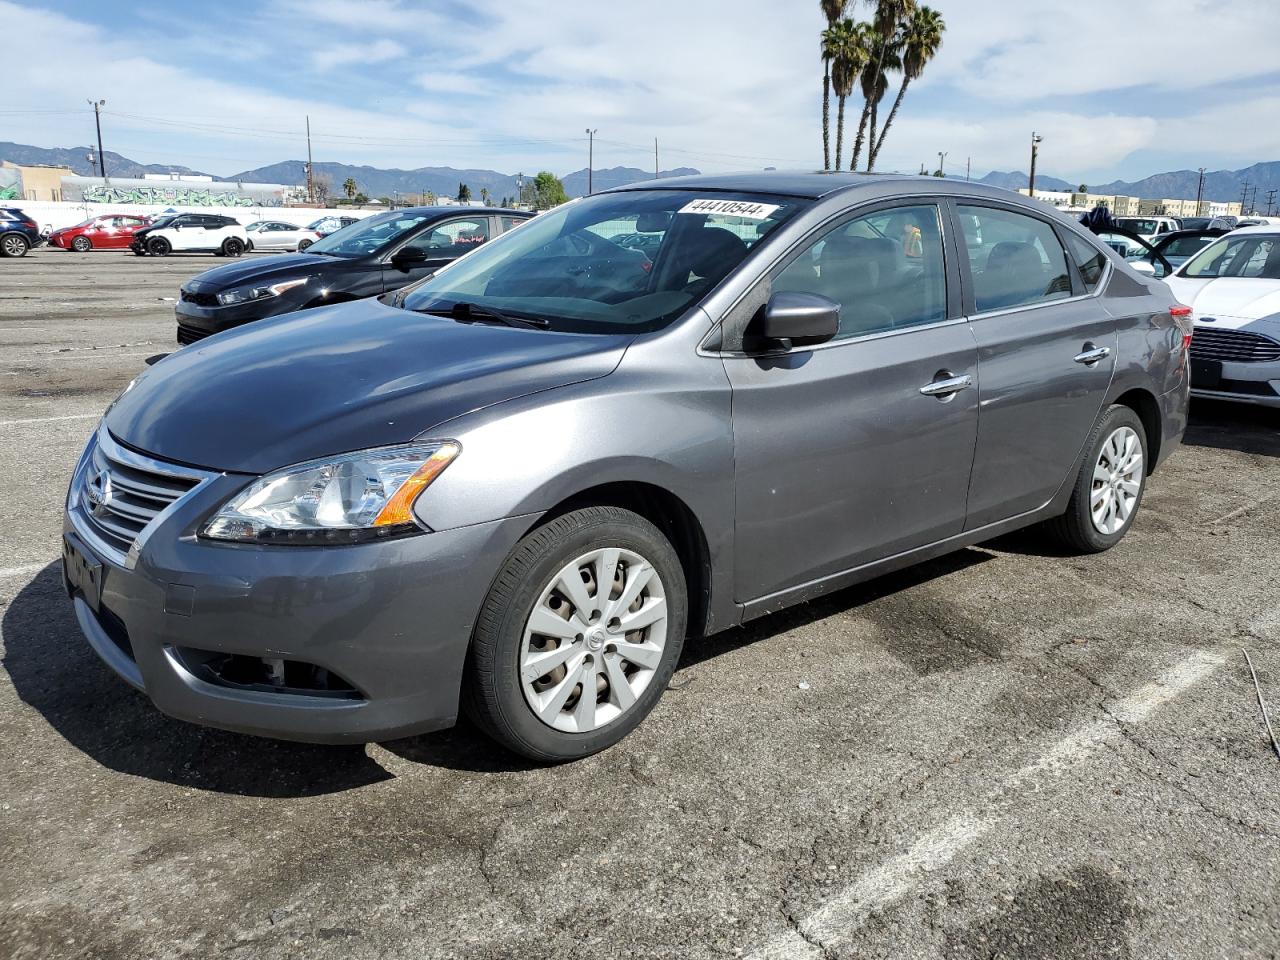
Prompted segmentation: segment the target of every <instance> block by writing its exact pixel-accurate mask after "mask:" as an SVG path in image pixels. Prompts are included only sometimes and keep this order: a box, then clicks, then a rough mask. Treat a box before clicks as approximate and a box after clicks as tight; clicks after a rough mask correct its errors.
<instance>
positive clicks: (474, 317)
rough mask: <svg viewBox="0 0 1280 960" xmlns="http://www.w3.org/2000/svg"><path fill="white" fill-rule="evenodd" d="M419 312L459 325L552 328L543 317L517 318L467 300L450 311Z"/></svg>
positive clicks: (526, 328)
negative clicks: (446, 318) (494, 321)
mask: <svg viewBox="0 0 1280 960" xmlns="http://www.w3.org/2000/svg"><path fill="white" fill-rule="evenodd" d="M418 312H419V313H429V314H431V315H432V316H436V317H451V318H452V319H454V320H457V321H458V322H459V323H484V322H485V321H489V320H496V321H498V323H502V324H506V325H507V326H508V327H520V328H522V329H525V330H546V329H547V328H548V327H549V326H551V324H550V323H548V322H547V321H546V320H544V319H542V317H516V316H512V315H511V314H509V313H503V312H502V311H501V310H495V309H494V308H493V307H482V306H480V305H479V304H478V303H467V302H466V301H465V300H464V301H459V302H458V303H455V304H454V305H453V306H451V307H450V308H449V309H448V310H441V309H434V310H432V309H428V310H420V311H418Z"/></svg>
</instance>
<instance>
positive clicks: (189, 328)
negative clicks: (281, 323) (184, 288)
mask: <svg viewBox="0 0 1280 960" xmlns="http://www.w3.org/2000/svg"><path fill="white" fill-rule="evenodd" d="M302 289H304V290H305V289H306V288H305V286H304V287H303V288H302ZM292 293H293V291H286V292H285V293H282V294H280V296H278V297H270V298H268V299H263V300H251V301H250V302H248V303H236V304H232V305H231V306H228V307H223V306H216V307H215V306H206V305H204V304H199V303H194V302H191V301H189V300H183V299H181V297H182V296H183V294H181V293H180V294H179V300H178V302H177V304H175V305H174V308H173V310H174V314H175V315H176V316H177V319H178V342H179V343H181V344H188V343H194V342H196V341H197V340H203V339H204V338H205V337H210V336H213V334H215V333H221V332H222V331H223V330H231V329H232V328H234V327H242V326H244V325H245V324H246V323H253V321H255V320H265V319H266V318H267V317H278V316H281V315H283V314H286V313H293V312H294V311H295V310H301V309H302V307H303V304H304V303H305V299H304V298H302V297H295V296H293V295H292ZM206 296H216V294H206Z"/></svg>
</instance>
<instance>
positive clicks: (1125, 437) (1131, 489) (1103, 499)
mask: <svg viewBox="0 0 1280 960" xmlns="http://www.w3.org/2000/svg"><path fill="white" fill-rule="evenodd" d="M1085 451H1086V452H1085V457H1084V462H1083V463H1082V464H1081V465H1080V473H1079V474H1078V475H1077V477H1076V484H1075V488H1074V490H1072V493H1071V501H1070V502H1069V503H1068V504H1067V510H1066V512H1065V513H1063V515H1062V516H1060V517H1057V518H1056V519H1054V520H1051V521H1049V523H1048V524H1047V525H1046V527H1047V529H1048V531H1049V532H1050V534H1051V535H1052V536H1053V537H1054V539H1056V540H1058V541H1059V542H1060V543H1062V544H1063V545H1064V546H1066V547H1068V548H1069V549H1071V550H1075V551H1077V552H1079V553H1101V552H1102V551H1103V550H1110V549H1111V548H1112V547H1114V546H1115V545H1116V544H1117V543H1119V542H1120V540H1121V539H1123V537H1124V535H1125V534H1126V533H1128V532H1129V528H1130V527H1131V526H1133V521H1134V518H1135V517H1137V515H1138V507H1139V506H1141V504H1142V495H1143V493H1144V492H1145V491H1146V485H1147V432H1146V429H1145V428H1144V427H1143V425H1142V420H1141V419H1139V417H1138V415H1137V414H1136V413H1134V412H1133V410H1131V409H1130V408H1129V407H1123V406H1120V405H1118V404H1117V405H1113V406H1112V407H1110V408H1109V409H1108V410H1107V411H1106V412H1105V413H1104V414H1103V415H1102V417H1101V418H1100V419H1099V420H1098V423H1097V424H1096V425H1095V426H1094V428H1093V432H1092V433H1091V434H1090V435H1089V442H1088V444H1087V445H1086V447H1085Z"/></svg>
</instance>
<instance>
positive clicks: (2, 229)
mask: <svg viewBox="0 0 1280 960" xmlns="http://www.w3.org/2000/svg"><path fill="white" fill-rule="evenodd" d="M42 243H44V237H42V236H41V235H40V224H38V223H36V222H35V220H33V219H32V218H31V217H29V216H28V215H27V214H25V213H23V212H22V210H20V209H19V208H18V207H0V256H5V257H25V256H26V255H27V251H28V250H30V249H31V248H32V247H38V246H40V244H42Z"/></svg>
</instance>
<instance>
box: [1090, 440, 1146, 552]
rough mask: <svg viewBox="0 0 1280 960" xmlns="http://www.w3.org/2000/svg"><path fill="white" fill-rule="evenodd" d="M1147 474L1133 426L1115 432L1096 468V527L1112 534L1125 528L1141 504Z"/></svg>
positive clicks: (1092, 514) (1092, 497) (1092, 498)
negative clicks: (1140, 498)
mask: <svg viewBox="0 0 1280 960" xmlns="http://www.w3.org/2000/svg"><path fill="white" fill-rule="evenodd" d="M1145 476H1146V474H1145V473H1144V471H1143V462H1142V441H1140V440H1139V439H1138V434H1137V433H1136V432H1135V431H1134V429H1133V428H1132V427H1120V428H1118V429H1116V430H1114V431H1112V433H1111V436H1109V437H1107V439H1106V442H1105V443H1103V444H1102V451H1101V452H1100V453H1099V454H1098V462H1097V463H1096V464H1094V467H1093V486H1092V489H1091V491H1090V494H1089V515H1090V517H1091V518H1092V519H1093V527H1094V529H1095V530H1097V531H1098V532H1099V533H1104V534H1106V535H1108V536H1110V535H1112V534H1115V533H1118V532H1119V531H1120V530H1122V529H1123V528H1124V525H1125V524H1126V523H1128V522H1129V518H1130V517H1131V516H1133V511H1134V508H1135V507H1136V506H1137V505H1138V497H1139V495H1140V494H1141V493H1142V483H1143V480H1144V478H1145Z"/></svg>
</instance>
